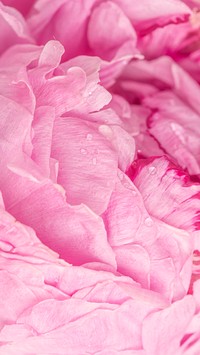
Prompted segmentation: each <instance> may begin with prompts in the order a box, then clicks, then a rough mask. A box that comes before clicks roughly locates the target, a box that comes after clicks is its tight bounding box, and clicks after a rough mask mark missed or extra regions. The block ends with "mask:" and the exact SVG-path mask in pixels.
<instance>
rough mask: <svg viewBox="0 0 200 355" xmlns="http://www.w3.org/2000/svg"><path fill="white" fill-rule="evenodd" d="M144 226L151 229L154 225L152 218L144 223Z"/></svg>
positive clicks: (148, 218)
mask: <svg viewBox="0 0 200 355" xmlns="http://www.w3.org/2000/svg"><path fill="white" fill-rule="evenodd" d="M144 224H145V225H146V226H147V227H151V226H152V224H153V221H152V219H151V218H150V217H147V218H146V219H145V221H144Z"/></svg>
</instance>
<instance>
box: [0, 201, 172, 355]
mask: <svg viewBox="0 0 200 355" xmlns="http://www.w3.org/2000/svg"><path fill="white" fill-rule="evenodd" d="M0 224H1V244H0V264H1V272H0V278H1V285H3V286H4V287H1V291H0V292H1V301H0V302H1V322H0V341H1V350H0V353H2V354H3V353H4V354H5V353H7V354H12V353H14V352H15V351H16V350H17V351H20V353H27V352H28V353H32V352H36V353H39V352H40V353H41V352H42V353H48V354H55V353H57V354H66V352H68V353H70V352H71V353H74V354H80V353H81V352H84V353H87V352H93V353H96V352H101V351H104V352H105V351H106V349H111V351H112V349H113V351H114V350H115V351H123V350H125V349H132V350H142V348H143V346H142V337H141V329H142V323H143V320H144V318H145V317H146V316H148V314H150V313H151V312H153V311H157V309H160V310H161V309H163V308H165V307H166V306H168V303H167V302H166V300H165V299H164V298H163V297H162V296H160V295H159V294H156V293H153V292H151V291H146V290H142V289H141V287H140V286H139V285H137V284H136V283H134V282H133V281H132V280H131V279H129V278H127V277H123V276H115V275H114V274H112V273H111V272H108V271H96V270H95V269H93V270H92V269H88V268H84V267H75V266H71V265H69V264H66V263H65V262H64V261H62V260H60V259H58V257H57V255H56V254H55V253H52V252H51V251H50V250H49V249H48V248H47V247H45V246H44V245H43V244H41V242H40V241H39V240H38V239H37V237H36V235H35V233H34V232H33V231H32V230H31V229H30V228H29V227H25V226H23V225H22V224H20V223H19V222H16V220H15V219H14V218H13V217H11V216H10V215H9V214H8V213H5V211H4V210H3V207H1V209H0ZM22 298H23V302H22ZM58 342H59V346H58ZM108 351H109V350H108Z"/></svg>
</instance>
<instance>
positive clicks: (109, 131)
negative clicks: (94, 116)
mask: <svg viewBox="0 0 200 355" xmlns="http://www.w3.org/2000/svg"><path fill="white" fill-rule="evenodd" d="M99 132H100V133H101V134H103V136H104V137H106V138H107V139H111V138H112V136H113V131H112V129H111V128H110V127H109V126H107V125H104V124H103V125H101V126H100V127H99Z"/></svg>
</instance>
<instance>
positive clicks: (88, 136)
mask: <svg viewBox="0 0 200 355" xmlns="http://www.w3.org/2000/svg"><path fill="white" fill-rule="evenodd" d="M92 138H93V137H92V134H90V133H88V134H87V136H86V139H87V140H88V141H91V140H92Z"/></svg>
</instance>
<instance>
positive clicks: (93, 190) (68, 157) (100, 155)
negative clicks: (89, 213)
mask: <svg viewBox="0 0 200 355" xmlns="http://www.w3.org/2000/svg"><path fill="white" fill-rule="evenodd" d="M99 130H100V132H99V131H98V126H97V125H96V124H93V123H90V122H87V121H83V120H81V119H78V118H75V117H74V118H73V117H71V118H70V117H64V118H59V119H57V120H56V121H55V125H54V132H53V142H52V157H53V158H55V159H57V160H58V162H59V173H58V182H59V184H61V185H62V186H63V187H64V188H65V190H66V194H67V201H68V202H69V203H71V204H73V205H78V204H80V203H84V204H86V205H87V206H89V207H90V208H92V209H93V210H94V211H95V212H96V213H98V214H101V213H102V212H103V211H104V210H105V209H106V207H107V205H108V202H109V198H110V195H111V193H112V190H113V187H114V183H115V178H116V174H117V155H116V152H115V151H114V149H113V148H112V145H111V143H110V142H109V140H108V139H106V138H105V137H104V136H103V135H102V134H101V126H100V127H99ZM108 130H109V127H108ZM66 141H67V142H68V144H67V145H66Z"/></svg>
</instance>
